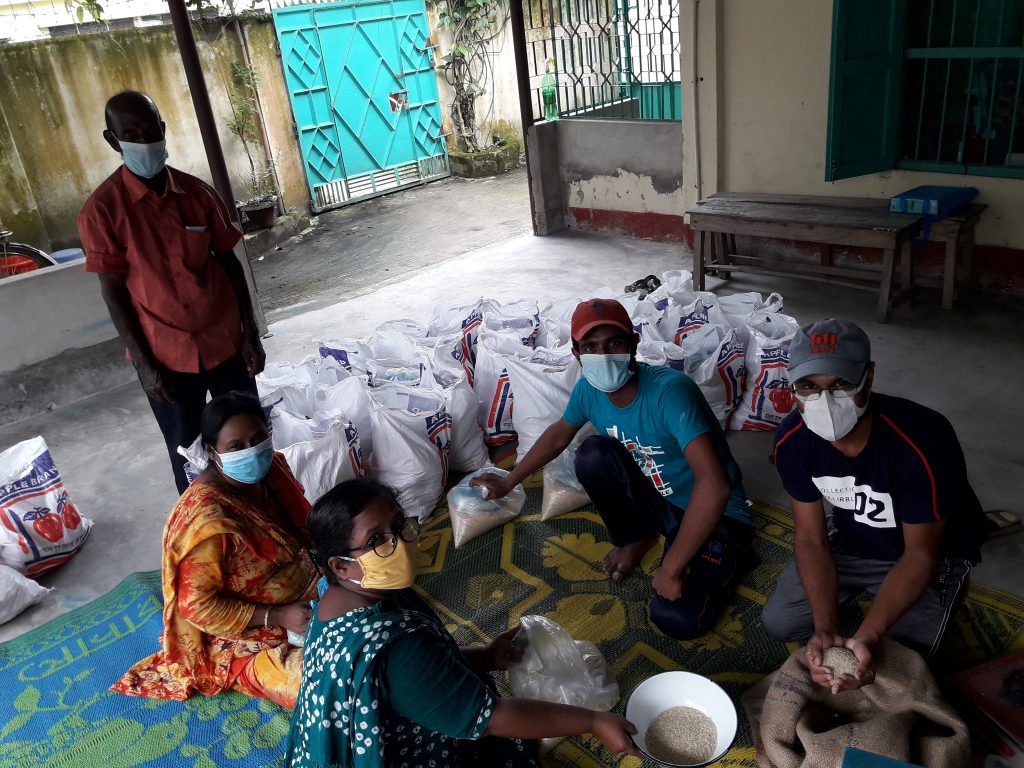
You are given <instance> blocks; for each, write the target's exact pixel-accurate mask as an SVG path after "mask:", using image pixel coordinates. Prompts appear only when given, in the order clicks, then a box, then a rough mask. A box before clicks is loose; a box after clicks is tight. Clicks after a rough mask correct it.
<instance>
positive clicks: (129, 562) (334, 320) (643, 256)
mask: <svg viewBox="0 0 1024 768" xmlns="http://www.w3.org/2000/svg"><path fill="white" fill-rule="evenodd" d="M689 266H690V255H689V252H688V251H687V250H685V249H684V248H682V247H680V246H673V245H664V244H657V243H648V242H644V241H639V240H631V239H628V238H621V237H613V236H601V235H588V234H581V233H573V234H565V235H559V236H554V237H548V238H534V237H532V236H522V237H516V238H513V239H511V240H507V241H505V242H503V243H499V244H497V245H493V246H490V247H486V248H482V249H480V250H476V251H473V252H471V253H467V254H465V255H463V256H460V257H458V258H453V259H449V260H447V261H444V262H442V263H439V264H436V265H434V266H430V267H428V268H423V269H421V270H420V271H418V272H416V273H414V274H412V275H410V276H408V277H405V278H401V279H399V278H390V279H388V280H387V281H386V282H384V283H383V284H380V283H379V281H378V282H376V283H375V284H373V285H368V286H362V287H360V288H353V287H349V288H348V289H347V290H345V292H344V293H343V294H340V295H339V294H336V296H337V298H338V300H337V301H336V302H335V303H333V304H331V305H329V306H323V307H319V308H310V309H308V310H307V311H304V312H300V313H297V314H291V313H290V312H282V313H280V314H279V315H278V316H279V317H280V318H281V319H278V320H276V321H275V322H272V325H271V331H272V333H273V336H272V337H271V338H269V339H268V340H267V350H268V353H269V359H270V360H291V361H297V360H299V359H301V358H302V357H303V356H305V355H306V354H309V353H311V352H313V351H314V346H313V344H312V339H313V337H324V336H331V335H343V336H348V337H353V336H355V337H358V336H364V335H368V334H369V333H371V332H372V331H373V330H374V328H376V327H377V326H378V325H379V324H380V323H381V322H383V321H385V320H391V319H399V318H410V319H414V320H419V321H421V322H426V321H427V320H428V318H429V316H430V314H431V309H432V307H433V306H434V305H435V304H436V303H438V302H442V301H443V302H447V301H458V300H459V299H471V298H474V297H478V296H487V297H493V298H497V299H513V298H519V297H523V296H530V297H536V298H537V299H538V300H539V301H541V302H542V304H543V303H544V302H546V301H550V300H552V299H556V298H559V297H563V296H567V295H574V294H579V293H585V292H587V290H589V289H591V288H596V287H599V286H602V285H610V286H612V287H614V288H621V287H622V286H624V285H626V284H627V283H631V282H632V281H633V280H635V279H636V278H637V277H642V276H644V275H646V274H648V273H652V272H653V273H655V274H660V273H661V272H662V271H664V270H666V269H675V268H680V267H685V268H688V267H689ZM716 285H717V283H716V282H715V281H712V283H711V287H712V288H714V287H715V286H716ZM721 290H722V292H726V293H728V292H733V291H747V290H757V291H761V292H762V293H764V294H767V293H769V292H771V291H773V290H777V291H780V292H781V293H782V294H783V295H784V296H785V298H786V305H785V310H786V312H788V313H789V314H791V315H793V316H795V317H796V318H797V319H798V320H800V321H801V322H809V321H811V320H813V319H815V318H818V317H822V316H827V315H833V316H841V317H845V318H848V319H852V320H854V321H856V322H859V323H860V324H861V325H862V326H863V327H864V329H865V330H866V331H867V333H868V335H869V336H870V337H871V340H872V343H873V344H874V358H875V360H876V362H877V372H876V377H875V382H876V389H878V390H879V391H883V392H887V393H890V394H894V395H901V396H904V397H910V398H913V399H915V400H918V401H919V402H921V403H924V404H926V405H928V406H930V407H932V408H935V409H937V410H939V411H941V412H942V413H944V414H945V415H946V416H947V417H948V418H949V419H950V421H951V422H952V423H953V425H954V427H955V428H956V430H957V432H958V434H959V436H960V440H961V442H962V444H963V447H964V451H965V453H966V455H967V463H968V468H969V471H970V476H971V479H972V482H973V484H974V486H975V489H976V490H977V492H978V495H979V496H980V498H981V500H982V503H983V504H984V505H985V507H986V508H989V509H995V508H1002V509H1008V510H1010V511H1013V512H1016V513H1018V514H1020V513H1021V512H1024V509H1022V507H1021V505H1020V502H1019V490H1020V488H1019V486H1020V478H1022V477H1024V448H1022V447H1021V443H1020V440H1019V439H1018V435H1017V434H1016V430H1017V429H1019V428H1020V426H1021V425H1022V424H1024V401H1022V400H1021V398H1019V397H1017V396H1015V395H1014V394H1013V393H1014V392H1016V391H1018V387H1019V382H1020V381H1021V380H1022V379H1024V336H1022V335H1021V334H1019V333H1018V332H1017V329H1019V328H1020V327H1021V324H1022V321H1024V309H1022V308H1021V306H1020V303H1019V302H1013V301H1011V300H1006V299H1001V300H1000V299H985V300H984V301H979V303H978V306H977V307H976V309H974V310H973V311H968V310H957V311H955V312H953V313H944V312H943V311H942V310H941V309H940V308H939V306H938V300H937V297H935V296H925V297H924V298H923V299H922V300H921V301H920V302H919V303H918V304H917V305H915V306H913V307H906V306H904V307H900V308H898V309H897V310H896V311H895V312H894V313H893V316H892V320H891V322H890V323H889V324H888V325H879V324H878V323H876V322H875V321H874V319H873V318H874V301H873V298H874V297H873V295H872V294H869V293H866V292H861V291H847V290H845V289H841V288H834V287H831V286H826V285H821V284H818V283H809V282H801V281H798V280H786V279H776V278H752V277H748V278H742V279H736V280H733V281H730V282H729V283H728V284H727V285H725V286H724V287H723V288H722V289H721ZM318 303H319V302H318ZM284 315H288V316H284ZM36 434H42V435H44V436H45V437H46V439H47V441H48V443H49V445H50V447H51V449H52V452H53V455H54V459H55V461H56V462H57V465H58V467H60V469H61V472H62V474H63V476H64V480H65V483H66V485H67V487H68V489H69V490H70V492H71V494H72V496H73V498H74V499H75V501H76V503H77V504H78V506H79V508H80V510H81V511H82V513H83V514H85V515H87V516H89V517H91V518H92V519H93V520H94V521H95V527H94V529H93V532H92V534H91V537H90V539H89V541H88V542H87V543H86V545H85V547H84V548H83V550H82V551H81V552H80V553H79V555H78V556H77V557H76V558H75V559H74V560H72V561H71V562H69V563H68V564H67V565H65V566H64V567H63V568H61V569H59V570H58V571H57V572H56V573H54V574H53V575H51V576H48V577H44V583H46V584H47V585H48V586H53V587H55V590H54V591H53V592H52V593H51V594H50V595H49V596H48V597H47V598H46V599H45V600H44V602H43V603H42V604H40V605H39V606H36V607H34V608H32V609H30V610H29V611H27V612H26V613H24V614H22V615H21V616H20V617H18V618H16V619H14V620H13V621H11V622H9V623H8V624H6V625H4V626H2V627H0V640H5V639H9V638H12V637H16V636H17V635H19V634H21V633H23V632H25V631H27V630H28V629H30V628H32V627H35V626H37V625H39V624H41V623H43V622H45V621H47V620H48V619H50V618H53V617H54V616H57V615H59V614H61V613H63V612H64V611H67V610H69V609H71V608H74V607H76V606H78V605H81V604H83V603H85V602H87V601H89V600H91V599H93V598H94V597H96V596H98V595H100V594H103V593H104V592H106V591H108V590H109V589H111V588H112V587H113V586H114V585H115V584H117V583H118V582H119V581H120V580H121V579H122V578H124V576H126V575H127V574H129V573H131V572H134V571H141V570H152V569H156V568H158V567H159V565H160V537H161V531H162V527H163V524H164V521H165V519H166V515H167V513H168V511H169V510H170V508H171V506H172V504H173V502H174V498H175V494H174V486H173V484H172V482H171V476H170V471H169V469H168V466H167V458H166V454H165V452H164V448H163V443H162V440H161V438H160V435H159V432H158V430H157V427H156V424H155V422H154V420H153V417H152V415H151V413H150V411H149V407H148V404H147V401H146V398H145V396H144V395H143V393H142V390H141V388H140V387H138V385H137V384H134V383H133V384H130V385H126V386H124V387H121V388H118V389H114V390H111V391H107V392H104V393H102V394H99V395H96V396H94V397H92V398H90V399H88V400H85V401H82V402H79V403H77V404H75V405H73V406H69V407H66V408H63V409H60V410H58V411H55V412H52V413H48V414H45V415H44V416H41V417H38V418H35V419H31V420H26V421H23V422H20V423H18V424H14V425H10V426H8V427H4V428H0V446H8V445H11V444H13V443H15V442H17V441H19V440H23V439H25V438H28V437H31V436H33V435H36ZM729 441H730V444H731V446H732V449H733V451H734V453H735V455H736V458H737V460H738V461H739V462H740V464H741V466H742V467H743V472H744V476H745V479H746V487H747V492H748V494H749V495H751V496H754V497H758V498H762V499H767V500H770V501H775V502H779V503H783V502H784V501H785V496H784V493H783V491H782V489H781V486H780V484H779V481H778V477H777V475H776V473H775V470H774V468H773V467H772V466H771V465H770V464H769V463H768V461H767V455H768V450H769V447H770V444H771V435H770V434H764V433H745V432H732V433H729ZM984 558H985V562H984V563H983V564H982V565H981V566H980V567H979V568H978V569H977V570H976V571H975V572H974V576H975V578H976V579H977V580H978V581H979V582H982V583H985V584H990V585H993V586H996V587H999V588H1001V589H1005V590H1008V591H1011V592H1014V593H1017V594H1021V593H1022V592H1024V589H1022V582H1021V577H1020V575H1019V567H1020V566H1019V563H1021V562H1024V535H1020V534H1017V535H1014V536H1009V537H1006V538H1003V539H997V540H995V541H993V542H989V543H988V544H987V545H986V547H985V550H984Z"/></svg>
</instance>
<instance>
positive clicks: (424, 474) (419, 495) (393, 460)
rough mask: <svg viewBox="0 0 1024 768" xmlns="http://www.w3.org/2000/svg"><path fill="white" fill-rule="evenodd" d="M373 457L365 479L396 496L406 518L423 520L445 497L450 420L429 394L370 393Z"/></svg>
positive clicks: (386, 389)
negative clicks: (374, 482) (389, 489)
mask: <svg viewBox="0 0 1024 768" xmlns="http://www.w3.org/2000/svg"><path fill="white" fill-rule="evenodd" d="M369 394H370V421H371V422H372V427H371V428H372V430H373V453H372V454H371V456H370V462H369V465H368V467H367V474H368V475H369V476H370V477H372V478H373V479H375V480H377V481H378V482H381V483H383V484H384V485H388V486H390V487H392V488H394V489H395V491H396V492H397V493H398V500H399V503H400V504H401V505H402V508H403V509H404V510H405V514H407V515H410V516H412V517H416V518H418V519H420V520H424V519H426V518H427V517H428V516H429V515H430V513H431V512H432V511H433V510H434V508H435V507H436V506H437V502H438V500H439V499H440V498H441V496H442V495H443V494H444V489H445V484H446V483H447V480H448V456H449V446H450V442H451V431H452V418H451V415H450V414H449V413H448V409H447V408H446V407H445V404H444V399H443V397H442V396H441V395H440V394H439V393H437V392H435V391H431V390H429V389H422V388H417V387H404V386H401V385H399V384H385V385H383V386H380V387H377V388H376V389H371V390H370V391H369Z"/></svg>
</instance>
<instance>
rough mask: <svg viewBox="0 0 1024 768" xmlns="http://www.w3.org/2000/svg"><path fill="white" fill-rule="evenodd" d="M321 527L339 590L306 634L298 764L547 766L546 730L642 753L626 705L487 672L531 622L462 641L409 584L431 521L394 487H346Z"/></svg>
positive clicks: (323, 502) (317, 517)
mask: <svg viewBox="0 0 1024 768" xmlns="http://www.w3.org/2000/svg"><path fill="white" fill-rule="evenodd" d="M308 527H309V533H310V537H311V539H312V541H313V546H314V552H315V554H314V559H315V560H316V562H317V564H318V565H319V566H320V568H321V569H322V570H323V571H324V574H325V575H326V577H327V580H328V584H329V586H328V588H327V591H326V592H324V594H323V596H322V598H321V599H320V602H319V604H318V606H317V610H316V611H314V613H313V618H312V619H311V621H310V624H309V628H308V630H307V632H306V644H305V648H304V651H303V676H302V687H301V689H300V691H299V697H298V701H297V704H296V708H295V712H294V714H293V716H292V725H291V732H290V734H289V738H288V759H287V762H286V764H287V765H288V766H290V768H404V767H405V766H408V768H461V767H463V766H466V767H468V766H487V767H488V768H501V766H506V767H507V768H525V767H526V766H539V762H538V760H537V750H536V740H537V739H540V738H545V737H550V736H575V735H577V734H581V733H592V734H594V735H595V736H596V737H597V738H598V739H600V740H601V742H602V743H603V744H604V745H605V746H606V747H607V748H608V749H609V750H611V751H613V752H626V753H628V754H632V755H637V754H638V752H637V750H636V747H635V746H634V745H633V743H632V741H631V740H630V738H629V736H630V734H632V733H636V728H635V727H634V726H633V725H632V724H631V723H629V721H627V720H625V719H624V718H622V717H620V716H618V715H614V714H611V713H608V712H592V711H590V710H586V709H582V708H580V707H570V706H565V705H563V704H551V703H549V702H543V701H535V700H529V699H510V698H501V697H499V696H498V694H497V693H496V692H495V690H494V684H493V682H492V681H491V680H490V678H489V676H488V674H487V673H488V672H489V671H491V670H499V669H505V668H507V666H508V663H509V661H512V660H515V659H517V658H519V657H521V655H522V650H521V649H518V648H516V645H515V643H514V635H515V632H516V631H517V630H518V628H516V630H512V631H510V632H506V633H505V634H503V635H501V636H499V637H498V638H497V639H496V640H495V641H494V642H493V643H491V645H489V646H487V647H486V648H465V649H461V648H459V647H458V645H456V643H455V641H454V640H453V639H452V637H451V635H449V634H448V631H447V630H446V629H445V627H444V624H442V623H441V621H440V620H439V619H438V618H437V616H435V615H434V613H433V611H432V610H431V609H430V608H429V606H427V604H426V603H424V602H423V601H422V600H421V599H419V598H418V597H417V596H416V594H415V593H414V592H413V591H412V590H411V589H409V587H411V586H412V583H413V581H414V580H415V577H416V565H415V559H414V558H415V547H414V546H410V545H412V544H413V543H414V542H415V541H416V539H417V537H418V534H419V526H418V524H417V523H416V521H415V519H412V518H405V517H403V516H402V511H401V508H400V507H399V504H398V500H397V498H396V496H395V494H394V492H393V491H392V490H391V489H389V488H387V487H386V486H383V485H381V484H380V483H376V482H374V481H372V480H350V481H348V482H345V483H342V484H341V485H339V486H337V487H336V488H334V489H333V490H331V491H330V492H328V493H327V494H326V495H324V497H323V498H321V499H320V500H319V501H318V502H317V503H316V504H315V505H314V506H313V509H312V511H311V512H310V514H309V523H308Z"/></svg>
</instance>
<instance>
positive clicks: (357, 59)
mask: <svg viewBox="0 0 1024 768" xmlns="http://www.w3.org/2000/svg"><path fill="white" fill-rule="evenodd" d="M274 27H275V29H276V30H277V37H278V41H279V43H280V46H281V64H282V66H283V67H284V76H285V82H286V84H287V86H288V92H289V96H290V99H291V104H292V114H293V116H294V118H295V129H296V132H297V135H298V139H299V146H300V148H301V151H302V160H303V165H304V166H305V171H306V180H307V182H308V183H309V194H310V199H311V200H312V203H313V210H314V211H322V210H325V209H327V208H334V207H337V206H339V205H344V204H345V203H349V202H352V201H355V200H360V199H364V198H367V197H372V196H374V195H379V194H381V193H383V192H388V191H392V190H395V189H399V188H401V187H407V186H412V185H415V184H420V183H423V182H425V181H430V180H433V179H438V178H443V177H445V176H448V175H449V172H448V155H447V153H446V151H445V143H444V137H443V136H442V133H441V109H440V104H439V103H438V95H437V80H436V76H435V74H434V66H433V55H432V46H431V44H430V40H429V39H428V34H429V33H428V27H427V16H426V8H425V6H424V0H347V1H345V2H336V3H323V4H316V5H300V6H291V7H283V8H276V9H274Z"/></svg>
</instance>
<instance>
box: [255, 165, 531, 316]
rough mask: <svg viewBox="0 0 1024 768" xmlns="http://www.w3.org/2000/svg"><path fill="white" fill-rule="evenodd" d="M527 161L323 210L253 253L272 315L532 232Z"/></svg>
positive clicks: (313, 304)
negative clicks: (303, 228) (315, 222)
mask: <svg viewBox="0 0 1024 768" xmlns="http://www.w3.org/2000/svg"><path fill="white" fill-rule="evenodd" d="M530 231H531V229H530V192H529V189H528V187H527V179H526V169H525V168H520V169H519V170H517V171H513V172H512V173H507V174H504V175H503V176H497V177H494V178H490V179H460V178H455V177H451V178H449V179H444V180H443V181H435V182H431V183H430V184H425V185H423V186H422V187H415V188H413V189H408V190H405V191H403V192H401V193H397V194H392V195H385V196H383V197H378V198H374V199H373V200H367V201H365V202H362V203H359V204H357V205H350V206H346V207H345V208H339V209H337V210H334V211H328V212H327V213H323V214H321V215H320V216H319V226H318V227H317V228H315V229H313V230H312V231H310V232H309V233H308V234H304V235H300V236H299V237H294V238H292V239H291V240H290V241H288V242H287V243H284V244H282V246H281V249H280V250H273V251H270V252H269V253H266V254H264V255H263V257H262V258H260V259H254V260H253V261H252V272H253V277H254V278H255V280H256V286H257V288H258V290H259V293H260V299H261V301H262V302H263V308H264V310H265V311H266V312H267V315H268V319H269V320H270V321H273V320H274V319H276V318H280V317H282V316H290V315H294V314H297V313H299V312H303V311H306V310H308V309H310V308H312V307H317V306H325V305H327V304H331V303H333V302H335V301H337V299H338V295H339V292H340V293H341V294H343V295H348V294H349V293H351V292H352V291H359V290H362V289H364V288H368V287H371V286H374V285H377V284H379V283H380V282H381V281H382V280H385V279H388V278H389V277H392V276H394V275H407V274H409V273H411V272H414V271H416V270H418V269H422V268H424V267H429V266H431V265H433V264H437V263H439V262H441V261H444V260H445V259H449V258H452V257H454V256H461V255H462V254H464V253H469V252H470V251H475V250H476V249H478V248H483V247H485V246H488V245H492V244H494V243H500V242H504V241H505V240H508V239H509V238H512V237H516V236H518V235H524V234H527V233H528V232H530Z"/></svg>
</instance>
